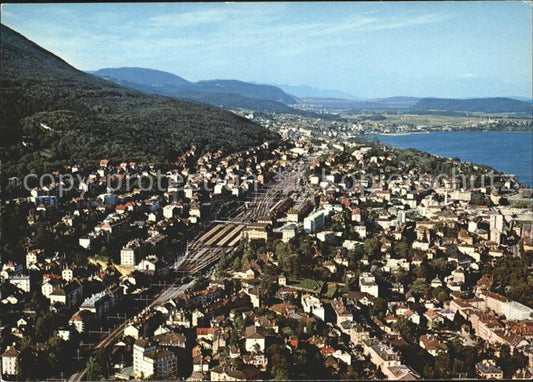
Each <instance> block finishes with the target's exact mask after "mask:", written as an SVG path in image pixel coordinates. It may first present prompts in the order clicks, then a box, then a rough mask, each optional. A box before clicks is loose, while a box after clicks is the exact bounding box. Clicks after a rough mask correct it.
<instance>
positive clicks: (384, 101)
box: [300, 97, 420, 112]
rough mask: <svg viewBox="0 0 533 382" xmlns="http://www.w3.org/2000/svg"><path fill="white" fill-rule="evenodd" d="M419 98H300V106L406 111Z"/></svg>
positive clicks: (328, 108)
mask: <svg viewBox="0 0 533 382" xmlns="http://www.w3.org/2000/svg"><path fill="white" fill-rule="evenodd" d="M419 100H420V98H415V97H389V98H376V99H369V100H359V101H358V100H351V99H342V98H314V97H313V98H301V99H300V106H302V107H305V108H309V109H311V110H331V111H345V112H347V111H353V112H358V111H363V110H369V111H374V110H376V111H377V110H406V109H409V107H411V106H413V105H414V104H416V103H417V102H418V101H419Z"/></svg>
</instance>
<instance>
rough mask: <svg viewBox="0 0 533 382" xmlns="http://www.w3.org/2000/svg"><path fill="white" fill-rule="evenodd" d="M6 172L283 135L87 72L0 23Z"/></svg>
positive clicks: (163, 156) (152, 157)
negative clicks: (120, 84) (123, 85)
mask: <svg viewBox="0 0 533 382" xmlns="http://www.w3.org/2000/svg"><path fill="white" fill-rule="evenodd" d="M0 59H1V77H0V86H1V99H2V107H1V111H0V121H1V122H0V124H1V133H2V140H1V144H2V146H3V147H2V148H3V150H2V162H3V168H2V170H3V175H5V176H9V175H11V174H18V175H21V174H24V173H27V172H29V171H43V170H45V169H49V170H50V169H55V168H56V167H57V166H59V165H62V164H65V163H73V162H84V163H88V162H92V161H94V162H95V161H96V160H98V159H100V158H104V157H105V158H109V159H111V160H147V161H172V160H173V159H175V158H176V157H177V155H178V154H179V153H180V152H181V151H183V150H185V149H187V148H189V147H190V146H191V145H196V146H197V147H198V148H199V149H200V150H201V151H207V150H218V149H221V150H223V151H225V152H229V151H236V150H240V149H243V148H246V147H250V146H253V145H257V144H260V143H262V142H264V141H266V140H271V139H277V138H278V135H277V134H275V133H273V132H271V131H269V130H267V129H264V128H262V127H261V126H259V125H257V124H255V123H253V122H251V121H249V120H247V119H245V118H242V117H239V116H237V115H235V114H233V113H229V112H226V111H222V110H220V109H217V108H213V107H209V106H205V105H201V104H197V103H193V102H187V101H181V100H176V99H174V98H168V97H163V96H156V95H147V94H144V93H141V92H138V91H135V90H131V89H128V88H125V87H122V86H119V85H117V84H114V83H111V82H109V81H105V80H103V79H100V78H97V77H95V76H93V75H90V74H86V73H83V72H81V71H79V70H77V69H75V68H73V67H72V66H70V65H68V64H67V63H66V62H65V61H63V60H62V59H60V58H59V57H57V56H55V55H53V54H52V53H50V52H48V51H46V50H44V49H43V48H41V47H39V46H38V45H36V44H34V43H33V42H31V41H29V40H28V39H26V38H24V37H23V36H21V35H20V34H18V33H16V32H15V31H13V30H11V29H10V28H8V27H6V26H4V25H1V58H0Z"/></svg>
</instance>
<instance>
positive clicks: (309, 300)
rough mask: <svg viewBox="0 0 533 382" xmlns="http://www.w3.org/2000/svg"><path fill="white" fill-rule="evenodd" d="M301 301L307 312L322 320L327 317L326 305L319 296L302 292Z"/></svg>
mask: <svg viewBox="0 0 533 382" xmlns="http://www.w3.org/2000/svg"><path fill="white" fill-rule="evenodd" d="M301 303H302V308H303V310H304V312H305V313H309V314H311V315H313V316H314V317H316V318H317V319H319V320H321V321H324V320H325V319H326V318H325V317H326V311H325V310H324V306H323V305H322V302H321V301H320V300H319V299H318V298H317V297H315V296H312V295H310V294H302V298H301Z"/></svg>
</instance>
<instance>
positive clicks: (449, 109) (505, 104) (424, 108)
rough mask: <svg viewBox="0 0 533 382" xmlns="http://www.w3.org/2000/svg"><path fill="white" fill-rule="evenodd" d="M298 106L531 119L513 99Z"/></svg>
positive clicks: (333, 101) (305, 102)
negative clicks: (472, 114)
mask: <svg viewBox="0 0 533 382" xmlns="http://www.w3.org/2000/svg"><path fill="white" fill-rule="evenodd" d="M300 107H303V108H304V109H306V110H315V111H318V110H329V111H338V112H349V111H352V112H360V111H403V112H409V113H472V112H478V113H512V114H517V115H520V116H531V114H532V104H531V102H528V101H522V100H518V99H515V98H506V97H497V98H472V99H448V98H416V97H388V98H376V99H369V100H366V101H356V100H350V99H339V98H301V99H300Z"/></svg>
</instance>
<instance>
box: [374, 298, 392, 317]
mask: <svg viewBox="0 0 533 382" xmlns="http://www.w3.org/2000/svg"><path fill="white" fill-rule="evenodd" d="M387 309H388V306H387V300H385V299H384V298H383V297H378V298H376V301H374V304H373V305H372V306H371V307H370V312H371V314H372V315H373V316H376V317H378V318H383V317H385V314H386V313H387Z"/></svg>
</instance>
